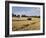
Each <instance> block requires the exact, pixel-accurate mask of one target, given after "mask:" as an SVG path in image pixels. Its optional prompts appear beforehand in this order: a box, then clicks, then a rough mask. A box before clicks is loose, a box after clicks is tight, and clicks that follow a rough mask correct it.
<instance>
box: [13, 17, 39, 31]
mask: <svg viewBox="0 0 46 38" xmlns="http://www.w3.org/2000/svg"><path fill="white" fill-rule="evenodd" d="M27 18H28V17H21V18H19V17H12V31H27V30H40V18H37V17H31V20H27Z"/></svg>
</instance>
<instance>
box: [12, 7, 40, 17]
mask: <svg viewBox="0 0 46 38" xmlns="http://www.w3.org/2000/svg"><path fill="white" fill-rule="evenodd" d="M12 13H13V14H16V15H18V14H20V15H27V16H40V8H39V7H16V6H13V7H12Z"/></svg>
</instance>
